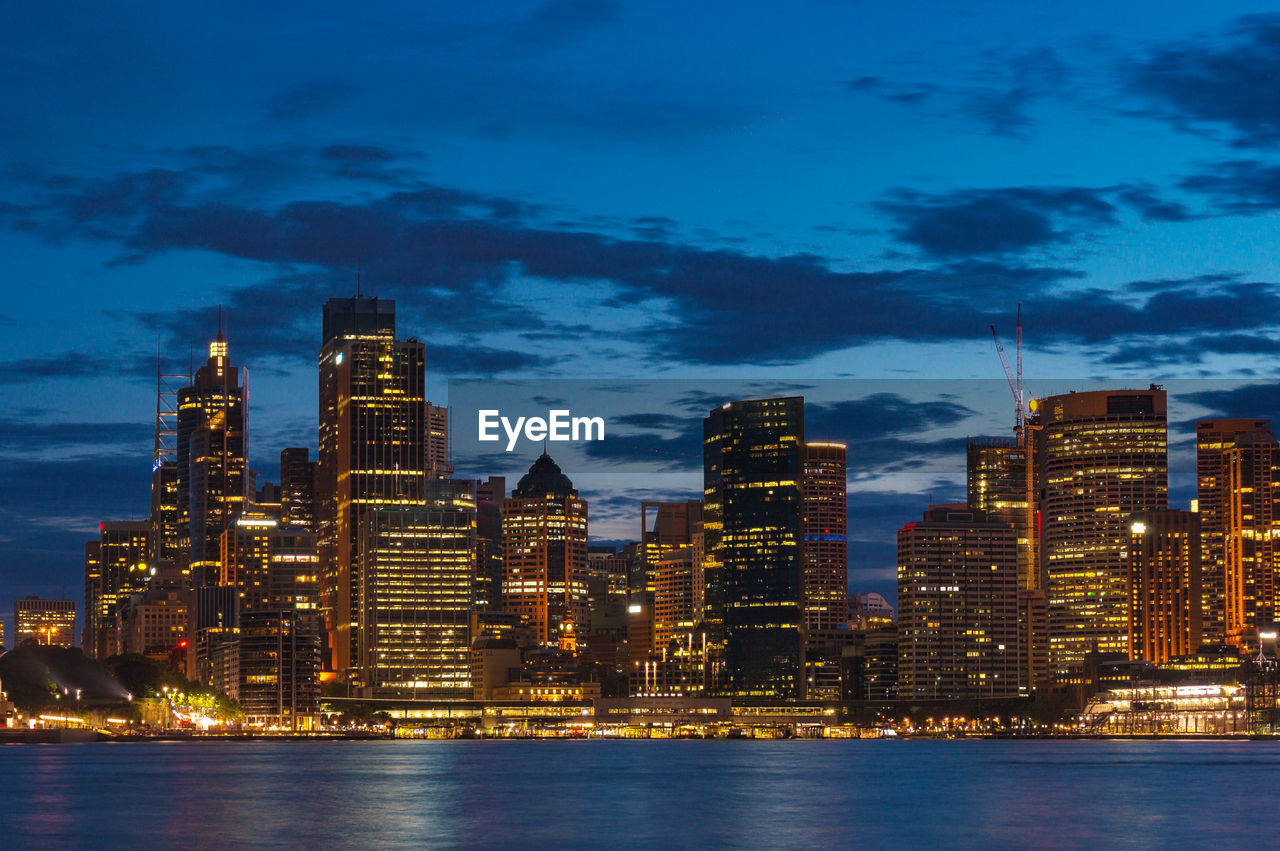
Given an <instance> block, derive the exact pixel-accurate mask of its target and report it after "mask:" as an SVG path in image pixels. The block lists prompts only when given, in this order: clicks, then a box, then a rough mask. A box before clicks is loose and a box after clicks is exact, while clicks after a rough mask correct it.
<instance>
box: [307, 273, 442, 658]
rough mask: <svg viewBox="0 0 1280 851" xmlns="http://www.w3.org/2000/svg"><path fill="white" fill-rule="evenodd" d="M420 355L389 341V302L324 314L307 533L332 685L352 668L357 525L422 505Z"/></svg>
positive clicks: (352, 303)
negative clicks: (315, 535)
mask: <svg viewBox="0 0 1280 851" xmlns="http://www.w3.org/2000/svg"><path fill="white" fill-rule="evenodd" d="M424 353H425V348H424V346H423V344H422V343H420V342H416V341H403V340H397V339H396V322H395V302H394V301H389V300H386V299H377V298H362V297H355V298H335V299H329V301H327V302H326V303H325V305H324V319H323V332H322V336H321V348H320V454H319V460H318V462H317V470H316V524H317V525H316V528H317V531H318V532H319V536H320V577H321V611H322V613H323V616H324V624H325V630H326V634H327V640H328V651H327V653H326V657H327V658H326V668H327V669H328V670H331V671H333V672H335V673H336V674H337V675H339V676H343V677H346V676H349V675H351V674H353V673H354V672H355V669H356V668H357V667H358V666H359V664H360V662H359V653H358V650H357V648H356V641H357V636H358V632H359V623H358V617H359V613H360V611H361V610H362V608H363V603H362V601H361V600H360V596H359V594H360V588H361V587H362V585H363V583H362V580H361V577H360V575H359V563H360V559H359V548H358V539H359V534H360V528H361V524H362V522H363V519H364V515H365V514H366V513H367V512H369V511H373V510H377V509H383V508H408V507H421V506H422V505H423V498H424V487H425V484H426V469H427V457H426V440H425V435H426V422H425V417H426V407H425V405H426V402H425V397H424V391H425V360H424V358H425V354H424Z"/></svg>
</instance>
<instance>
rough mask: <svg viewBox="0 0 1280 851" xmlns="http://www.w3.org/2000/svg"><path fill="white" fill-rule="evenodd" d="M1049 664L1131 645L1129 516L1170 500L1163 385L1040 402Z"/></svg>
mask: <svg viewBox="0 0 1280 851" xmlns="http://www.w3.org/2000/svg"><path fill="white" fill-rule="evenodd" d="M1038 407H1039V410H1040V414H1041V419H1042V429H1041V431H1040V433H1039V435H1040V436H1039V441H1040V444H1041V448H1040V449H1039V454H1040V459H1041V483H1042V493H1043V499H1042V503H1041V515H1042V518H1043V529H1044V536H1043V551H1042V558H1043V560H1044V575H1045V577H1046V595H1047V600H1048V637H1049V660H1048V661H1049V671H1050V674H1051V675H1054V676H1057V677H1058V678H1059V679H1060V680H1061V679H1063V678H1064V677H1065V676H1066V675H1068V674H1069V672H1071V671H1072V670H1073V669H1076V668H1079V667H1080V666H1081V665H1082V664H1083V662H1084V658H1085V655H1086V654H1087V653H1089V652H1091V651H1098V652H1102V653H1117V654H1127V653H1128V651H1129V577H1128V572H1127V568H1126V564H1125V560H1124V551H1125V546H1126V543H1127V539H1128V534H1129V531H1128V528H1127V524H1128V521H1129V517H1130V515H1132V514H1135V513H1137V512H1141V511H1154V510H1161V509H1165V508H1168V505H1169V456H1168V427H1167V421H1166V413H1165V410H1166V409H1165V391H1164V390H1163V389H1161V388H1159V387H1157V386H1155V385H1152V386H1151V388H1150V389H1148V390H1099V391H1093V392H1088V393H1070V394H1066V395H1062V396H1050V397H1048V398H1046V399H1043V400H1041V401H1040V403H1039V406H1038Z"/></svg>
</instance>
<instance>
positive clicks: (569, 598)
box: [502, 453, 588, 653]
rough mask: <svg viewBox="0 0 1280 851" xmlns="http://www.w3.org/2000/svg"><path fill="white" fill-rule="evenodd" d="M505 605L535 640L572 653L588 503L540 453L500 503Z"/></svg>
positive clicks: (580, 610) (581, 625)
mask: <svg viewBox="0 0 1280 851" xmlns="http://www.w3.org/2000/svg"><path fill="white" fill-rule="evenodd" d="M502 552H503V560H504V568H505V569H504V574H503V580H502V600H503V606H504V608H505V609H506V610H507V611H509V612H516V613H519V614H522V615H524V616H525V617H527V618H528V621H529V624H530V626H531V627H532V628H533V631H534V635H535V637H536V638H537V641H538V642H539V643H540V644H542V645H545V646H558V647H560V648H562V649H565V650H570V651H573V652H575V653H576V651H577V642H578V638H579V633H582V632H584V630H585V627H586V621H587V613H588V609H587V503H586V500H584V499H580V498H579V497H578V492H577V491H576V490H574V487H573V482H571V481H570V480H569V477H568V476H566V475H565V474H564V473H563V472H561V470H560V467H559V466H558V465H557V464H556V462H555V461H553V460H551V456H550V455H547V454H546V453H543V454H542V455H541V456H539V457H538V459H537V460H536V461H534V462H533V465H532V466H531V467H530V468H529V472H528V473H525V475H524V476H523V477H521V479H520V481H519V483H518V484H517V485H516V487H515V489H514V490H513V491H512V492H511V498H510V499H508V500H506V501H505V502H504V503H503V504H502Z"/></svg>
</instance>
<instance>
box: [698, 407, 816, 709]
mask: <svg viewBox="0 0 1280 851" xmlns="http://www.w3.org/2000/svg"><path fill="white" fill-rule="evenodd" d="M803 461H804V399H802V398H800V397H786V398H775V399H756V400H750V401H741V402H730V403H727V404H725V405H723V406H721V407H720V408H717V409H715V410H713V411H711V413H710V415H709V416H707V418H706V419H705V420H703V485H704V493H703V497H704V498H703V528H704V533H705V535H706V544H705V546H706V556H705V568H704V574H705V577H706V578H705V585H706V590H705V596H706V600H707V608H708V610H709V611H710V614H709V615H708V617H707V619H706V620H707V626H708V630H709V635H708V639H709V642H710V643H711V645H712V652H715V651H716V650H717V649H718V647H716V645H717V643H718V641H719V640H720V639H721V636H722V638H723V659H724V668H723V677H724V688H725V691H726V692H727V693H728V694H730V695H737V696H740V697H758V698H783V699H786V698H795V697H800V696H801V694H802V689H803V678H802V676H801V674H802V671H801V668H802V661H803V647H802V642H801V625H802V617H803V611H802V595H803V590H802V588H801V568H802V564H803V560H804V553H803V532H802V528H801V519H800V518H801V485H800V480H801V477H802V476H803V474H804V468H803Z"/></svg>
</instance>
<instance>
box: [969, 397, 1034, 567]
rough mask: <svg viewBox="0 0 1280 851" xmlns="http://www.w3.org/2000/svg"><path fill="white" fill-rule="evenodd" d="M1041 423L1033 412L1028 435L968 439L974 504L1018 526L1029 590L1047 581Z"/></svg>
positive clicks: (994, 517) (1020, 560) (1020, 557)
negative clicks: (1041, 518) (1042, 552)
mask: <svg viewBox="0 0 1280 851" xmlns="http://www.w3.org/2000/svg"><path fill="white" fill-rule="evenodd" d="M1038 424H1039V422H1038V418H1037V417H1032V418H1031V420H1030V422H1029V423H1028V424H1027V425H1025V426H1024V428H1025V432H1024V434H1025V435H1026V436H1025V437H1022V438H1019V437H971V438H969V439H968V440H967V441H966V442H965V456H966V483H967V490H968V500H967V501H968V504H969V506H970V507H972V508H975V509H977V510H978V511H981V512H982V513H983V514H985V515H986V516H987V517H988V518H989V519H991V520H995V521H997V522H1000V523H1007V524H1008V525H1010V526H1012V527H1013V530H1014V532H1015V533H1016V534H1017V536H1018V582H1019V585H1020V586H1021V587H1022V588H1024V589H1032V588H1040V587H1042V586H1043V581H1042V577H1041V575H1040V559H1039V540H1038V537H1037V535H1036V522H1035V519H1036V514H1037V512H1038V509H1039V506H1038V500H1037V499H1036V493H1037V490H1038V477H1037V476H1036V471H1037V466H1036V464H1035V461H1034V456H1035V438H1036V435H1037V432H1038Z"/></svg>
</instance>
